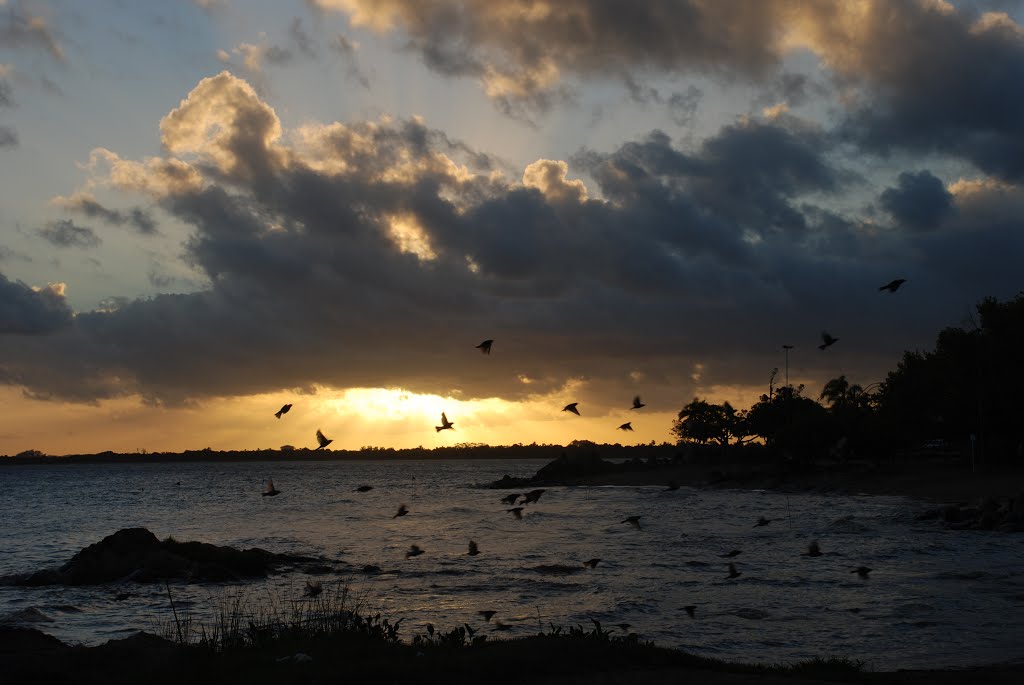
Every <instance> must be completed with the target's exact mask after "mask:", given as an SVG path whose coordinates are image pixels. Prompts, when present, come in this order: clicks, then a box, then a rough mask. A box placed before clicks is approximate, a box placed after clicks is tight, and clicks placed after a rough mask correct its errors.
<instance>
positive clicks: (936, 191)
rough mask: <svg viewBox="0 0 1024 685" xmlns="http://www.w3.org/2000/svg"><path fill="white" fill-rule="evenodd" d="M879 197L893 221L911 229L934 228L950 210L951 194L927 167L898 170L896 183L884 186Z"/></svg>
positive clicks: (951, 205)
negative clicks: (895, 184)
mask: <svg viewBox="0 0 1024 685" xmlns="http://www.w3.org/2000/svg"><path fill="white" fill-rule="evenodd" d="M879 200H880V202H881V205H882V207H883V209H885V210H886V211H887V212H889V213H890V214H892V216H893V218H894V219H896V221H897V222H899V223H900V224H901V225H903V226H905V227H907V228H911V229H914V230H928V229H933V228H936V227H937V226H938V224H939V223H940V222H941V221H942V220H943V219H944V218H945V217H946V216H948V215H949V214H950V212H951V211H952V209H953V195H952V194H951V193H950V192H949V191H948V190H946V187H945V186H944V185H943V183H942V181H941V180H939V179H938V178H937V177H936V176H934V175H933V174H932V173H931V172H930V171H928V170H924V171H919V172H917V173H913V172H909V171H905V172H903V173H901V174H900V176H899V179H898V186H897V187H896V188H886V189H885V190H884V191H883V192H882V195H881V196H880V198H879Z"/></svg>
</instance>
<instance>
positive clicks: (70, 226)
mask: <svg viewBox="0 0 1024 685" xmlns="http://www.w3.org/2000/svg"><path fill="white" fill-rule="evenodd" d="M36 233H38V234H39V235H40V236H41V237H43V238H44V239H46V240H47V241H48V242H49V243H51V244H52V245H56V246H57V247H82V248H89V247H98V246H99V245H100V243H101V242H102V241H101V240H100V237H99V236H98V235H96V232H95V231H93V230H92V229H91V228H89V227H88V226H76V225H75V223H74V222H73V221H71V220H70V219H61V220H60V221H53V222H50V223H49V224H47V225H46V226H45V227H44V228H39V229H36Z"/></svg>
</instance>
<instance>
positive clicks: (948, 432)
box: [672, 292, 1024, 461]
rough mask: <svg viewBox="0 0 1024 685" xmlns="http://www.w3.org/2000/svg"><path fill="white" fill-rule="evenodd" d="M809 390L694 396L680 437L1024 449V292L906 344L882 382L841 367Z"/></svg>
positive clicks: (690, 440)
mask: <svg viewBox="0 0 1024 685" xmlns="http://www.w3.org/2000/svg"><path fill="white" fill-rule="evenodd" d="M805 390H806V389H805V387H804V386H803V385H797V386H792V385H784V386H782V387H779V388H777V389H774V388H773V389H771V390H769V393H768V394H766V395H761V397H760V399H759V400H758V401H757V402H756V403H755V404H754V405H753V406H751V407H750V408H749V409H746V410H737V409H735V408H733V407H732V406H731V405H730V404H729V403H728V402H724V403H722V404H715V403H712V402H708V401H707V400H703V399H697V398H695V399H694V400H693V401H692V402H690V403H689V404H687V405H686V406H685V407H683V409H682V410H681V411H680V412H679V418H678V419H677V420H676V421H674V422H673V425H672V432H673V434H674V435H675V436H676V437H677V438H678V440H679V442H680V443H682V444H696V445H709V444H711V445H714V444H717V445H720V446H721V447H722V448H723V449H724V448H726V447H727V446H729V445H737V444H745V443H751V442H760V443H763V444H764V445H765V446H766V447H767V448H769V449H772V450H774V451H775V452H777V453H778V454H780V455H785V456H787V457H790V458H793V459H798V460H814V459H816V458H818V457H820V456H822V455H826V454H829V453H831V454H832V455H833V456H836V457H840V458H846V457H866V458H873V459H884V458H886V457H892V456H894V455H895V454H898V453H907V452H914V451H919V452H927V451H945V452H956V453H959V454H961V455H963V456H965V457H966V456H973V457H974V458H976V459H979V460H981V459H987V460H998V461H1003V460H1010V459H1018V460H1019V459H1021V458H1024V292H1021V293H1019V294H1018V295H1017V296H1016V297H1015V298H1014V299H1011V300H1008V301H1005V302H1000V301H998V300H996V299H995V298H991V297H989V298H985V299H984V300H982V301H981V302H980V303H979V304H978V305H977V316H976V317H972V320H971V322H970V324H969V325H966V326H962V327H950V328H946V329H944V330H943V331H941V332H940V333H939V334H938V337H937V339H936V342H935V348H934V349H933V350H931V351H926V352H922V351H918V350H915V351H909V350H908V351H905V352H904V353H903V358H902V359H901V360H900V361H899V363H898V364H897V365H896V368H895V369H893V370H892V371H890V372H889V373H888V374H887V375H886V377H885V380H883V381H881V382H879V383H872V384H870V385H867V386H861V385H859V384H856V383H851V382H850V381H849V380H848V379H847V378H846V377H845V376H839V377H838V378H833V379H831V380H829V381H828V382H827V383H825V385H824V387H823V388H822V391H821V394H820V395H819V396H818V397H817V399H814V398H812V397H808V396H806V395H805V394H804V393H805Z"/></svg>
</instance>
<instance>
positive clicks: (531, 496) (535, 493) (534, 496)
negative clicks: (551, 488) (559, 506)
mask: <svg viewBox="0 0 1024 685" xmlns="http://www.w3.org/2000/svg"><path fill="white" fill-rule="evenodd" d="M545 492H547V491H546V490H543V489H539V490H530V491H529V492H528V493H526V494H525V495H523V501H522V502H520V504H532V503H534V502H536V501H537V500H539V499H540V496H541V495H543V494H544V493H545Z"/></svg>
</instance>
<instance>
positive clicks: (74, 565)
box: [0, 528, 321, 586]
mask: <svg viewBox="0 0 1024 685" xmlns="http://www.w3.org/2000/svg"><path fill="white" fill-rule="evenodd" d="M320 562H321V560H319V559H314V558H311V557H302V556H295V555H288V554H274V553H273V552H268V551H266V550H263V549H258V548H255V547H254V548H252V549H243V550H238V549H235V548H233V547H226V546H223V547H222V546H218V545H211V544H208V543H204V542H177V541H176V540H174V539H172V538H168V539H167V540H163V541H161V540H158V539H157V537H156V536H155V535H154V534H153V533H152V532H150V531H149V530H147V529H146V528H124V529H122V530H119V531H117V532H116V533H114V534H113V535H108V536H107V537H105V538H103V539H102V540H100V541H99V542H97V543H95V544H92V545H89V546H88V547H86V548H85V549H83V550H82V551H80V552H78V554H76V555H75V556H74V557H72V558H71V560H70V561H68V562H67V563H65V564H64V565H63V566H61V567H60V568H57V569H47V570H42V571H36V572H35V573H30V574H25V575H17V576H7V577H5V578H2V579H0V583H2V584H8V585H29V586H34V585H97V584H100V583H110V582H115V581H130V582H136V583H153V582H160V581H164V580H186V581H192V582H196V581H207V582H218V581H232V580H240V579H243V578H256V577H262V576H266V575H267V574H269V573H272V572H275V571H278V570H280V569H281V568H282V567H284V566H286V565H289V564H309V563H320Z"/></svg>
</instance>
